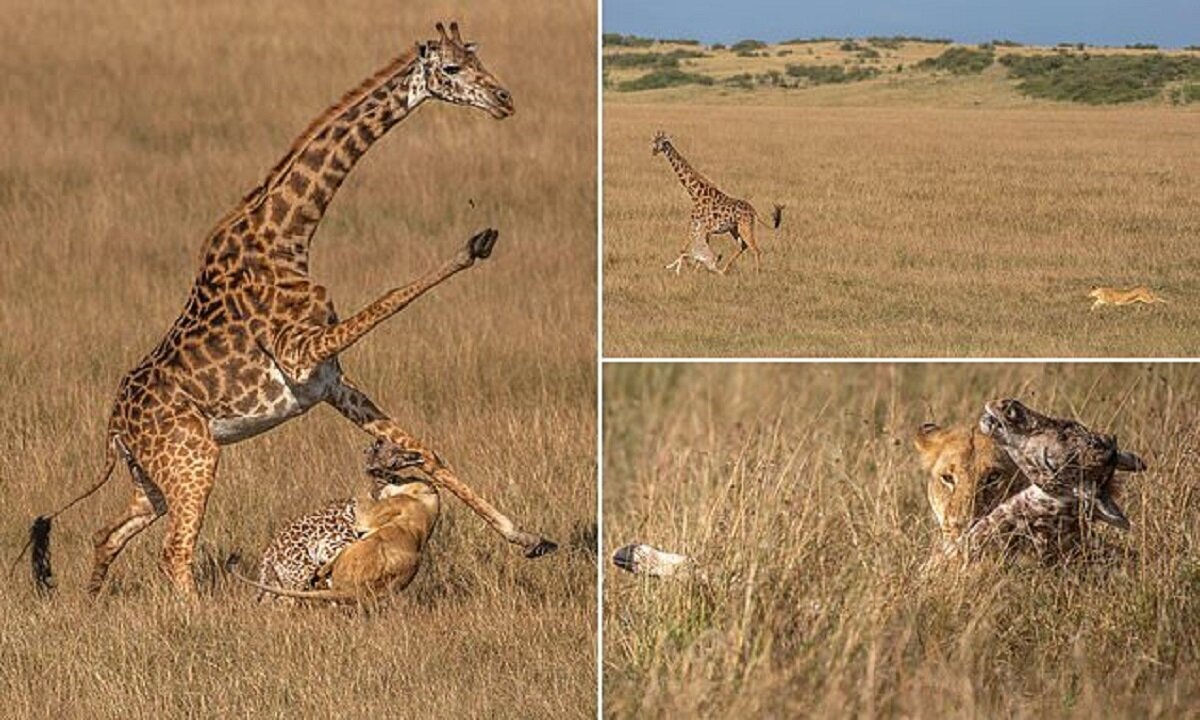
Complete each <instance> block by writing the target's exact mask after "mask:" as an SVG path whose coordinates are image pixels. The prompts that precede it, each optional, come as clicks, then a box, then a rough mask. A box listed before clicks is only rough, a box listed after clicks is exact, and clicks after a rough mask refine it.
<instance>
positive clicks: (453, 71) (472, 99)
mask: <svg viewBox="0 0 1200 720" xmlns="http://www.w3.org/2000/svg"><path fill="white" fill-rule="evenodd" d="M437 31H438V34H439V35H440V36H441V37H440V38H439V39H437V40H427V41H425V42H421V43H417V59H416V69H415V72H414V73H413V75H412V78H411V79H410V80H409V87H408V93H409V98H408V104H409V107H410V108H411V107H413V106H414V105H416V103H418V102H420V101H421V100H423V99H425V98H426V97H432V98H436V99H438V100H443V101H445V102H448V103H454V104H455V105H469V106H471V107H477V108H479V109H481V110H486V111H487V112H488V113H489V114H490V115H491V116H492V117H494V118H496V119H497V120H501V119H503V118H506V117H508V116H509V115H512V114H513V113H514V112H516V110H514V108H513V100H512V95H511V94H510V93H509V92H508V90H505V89H504V87H503V86H501V85H500V81H498V80H497V79H496V77H495V76H494V75H492V74H491V73H490V72H488V71H487V69H486V68H484V67H483V63H481V62H479V57H478V56H477V55H476V54H475V51H476V49H477V48H476V45H475V43H469V42H463V39H462V35H460V34H459V30H458V23H456V22H452V23H450V32H449V34H447V33H446V26H445V25H442V23H438V24H437Z"/></svg>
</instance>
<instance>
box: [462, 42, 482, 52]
mask: <svg viewBox="0 0 1200 720" xmlns="http://www.w3.org/2000/svg"><path fill="white" fill-rule="evenodd" d="M463 49H464V50H466V51H467V52H469V53H471V54H472V55H474V54H475V53H476V51H478V50H479V43H473V42H472V43H467V44H466V45H463Z"/></svg>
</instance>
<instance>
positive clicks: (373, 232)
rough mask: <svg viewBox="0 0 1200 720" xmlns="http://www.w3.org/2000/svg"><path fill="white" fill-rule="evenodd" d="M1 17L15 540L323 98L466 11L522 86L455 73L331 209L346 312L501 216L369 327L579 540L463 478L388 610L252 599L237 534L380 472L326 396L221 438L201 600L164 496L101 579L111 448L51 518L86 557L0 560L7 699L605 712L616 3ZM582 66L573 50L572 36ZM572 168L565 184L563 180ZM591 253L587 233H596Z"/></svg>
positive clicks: (111, 707)
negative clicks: (532, 543)
mask: <svg viewBox="0 0 1200 720" xmlns="http://www.w3.org/2000/svg"><path fill="white" fill-rule="evenodd" d="M8 5H9V7H7V8H5V10H6V12H5V16H6V20H5V22H4V23H3V25H2V26H0V69H2V71H3V74H4V76H5V81H4V83H3V85H2V87H0V117H3V118H4V124H5V127H6V143H5V152H4V154H3V157H0V224H3V226H4V228H5V233H4V236H3V240H2V241H0V243H2V246H3V249H4V252H5V262H4V263H3V264H2V265H0V338H2V340H0V397H3V403H2V404H0V451H2V453H3V456H4V457H5V458H6V462H5V463H4V465H3V467H2V468H0V508H2V509H3V512H2V514H0V515H2V518H0V519H2V522H0V555H2V556H3V557H4V558H5V569H7V564H8V562H9V561H10V560H11V559H12V558H13V557H15V556H16V553H17V552H18V550H19V548H20V547H21V545H22V543H23V542H24V540H25V537H26V533H27V528H28V523H29V521H30V519H31V518H32V517H33V516H34V515H36V514H38V513H41V512H46V511H48V510H50V509H52V508H54V507H56V506H58V505H60V504H61V503H63V502H64V501H65V500H67V499H69V498H70V497H73V496H74V495H76V494H77V493H79V492H80V491H82V490H83V489H84V488H86V487H87V486H88V485H90V484H91V483H92V482H93V481H94V479H95V478H96V477H97V475H98V473H99V471H100V468H101V461H102V458H103V454H102V447H103V433H104V427H105V422H106V420H107V417H108V411H109V408H110V406H111V402H112V399H113V396H114V394H115V390H116V386H117V383H118V381H119V380H120V378H121V376H122V374H123V373H124V372H125V371H127V370H128V369H129V368H130V367H132V366H133V365H134V363H136V362H137V361H138V359H139V358H140V357H141V356H142V355H143V354H144V353H145V352H146V351H148V350H149V349H150V348H151V347H153V345H154V344H155V343H156V342H157V341H158V339H159V338H160V336H161V335H162V333H163V332H164V331H165V330H166V328H167V327H168V326H169V324H170V323H171V322H172V321H173V320H174V318H175V316H176V314H177V313H178V312H179V310H180V309H181V308H182V306H183V303H184V300H185V298H186V293H187V291H188V289H189V287H190V285H191V283H192V280H193V277H194V274H195V272H196V269H197V262H198V250H199V247H200V243H201V241H202V240H203V239H204V237H205V235H206V233H207V232H208V230H209V229H210V228H211V227H212V226H213V224H214V223H215V222H216V221H217V220H218V219H219V218H220V217H221V216H222V215H223V214H224V213H225V212H226V211H227V210H228V209H230V208H231V207H232V206H233V205H234V204H235V203H236V202H237V201H238V200H239V199H240V198H241V197H242V195H243V194H244V193H245V192H246V191H247V190H249V189H250V188H251V187H253V186H254V185H255V184H257V183H258V182H259V181H260V180H261V179H262V178H263V176H264V175H265V174H266V172H267V170H268V169H269V168H270V167H271V166H272V165H273V164H274V163H275V162H276V160H278V158H279V157H280V156H281V155H282V154H283V153H284V151H285V150H286V149H287V148H288V146H289V144H290V143H291V141H292V139H293V138H294V137H295V136H296V135H297V134H298V133H299V132H300V131H301V130H303V129H304V127H305V126H306V125H307V124H308V122H309V121H310V120H311V119H312V118H314V117H315V116H317V114H318V113H320V112H321V111H322V110H324V109H325V108H326V107H327V106H328V105H329V104H331V103H332V102H334V101H335V100H337V98H339V97H340V96H341V95H342V93H343V92H345V91H346V90H347V89H349V88H350V87H352V86H354V85H356V84H357V83H358V82H359V81H360V80H362V79H363V78H365V77H367V76H368V75H370V74H371V73H373V72H374V71H375V70H376V69H378V68H379V67H382V66H383V65H384V64H386V63H387V62H388V61H389V60H390V59H391V58H392V57H394V56H396V55H398V54H399V53H401V52H402V51H404V50H405V49H407V48H408V47H409V46H410V44H412V43H415V42H416V41H418V40H424V39H429V38H432V37H436V32H435V31H434V29H433V23H434V22H435V21H437V20H449V19H453V18H457V19H458V20H459V21H460V22H461V23H462V26H463V33H464V36H465V37H466V38H467V39H468V40H472V41H477V42H478V43H479V45H480V51H479V52H480V57H481V59H482V60H483V62H484V64H485V65H486V66H487V67H488V69H489V70H491V71H492V72H494V73H495V74H496V76H497V77H499V78H500V80H501V81H502V82H504V83H505V85H506V87H507V88H508V89H509V90H510V91H511V92H512V94H513V97H514V99H515V104H516V107H517V114H516V115H515V116H514V117H513V118H511V119H508V120H505V121H503V122H496V121H494V120H492V119H490V118H489V117H488V116H487V115H486V114H485V113H483V112H479V111H475V110H468V109H465V108H455V107H450V106H447V105H442V104H437V103H430V104H429V106H428V107H425V108H422V109H421V110H420V112H418V113H417V114H416V115H415V116H414V117H411V118H409V119H408V120H406V121H405V122H403V123H401V124H400V125H398V126H397V127H396V128H394V129H393V130H392V132H391V133H390V134H389V136H388V137H386V138H384V139H383V140H381V141H380V142H379V143H377V144H376V146H375V147H374V148H373V149H372V151H371V152H370V154H369V155H368V156H367V157H366V158H364V160H363V161H362V162H361V163H360V164H359V166H358V167H357V168H356V169H355V171H354V173H353V174H351V176H350V177H349V179H348V181H347V182H346V184H345V185H344V186H343V188H342V190H341V192H340V194H339V196H338V197H337V198H336V200H335V201H334V202H333V204H332V206H331V207H330V209H329V212H328V214H327V217H326V219H325V221H324V223H323V224H322V226H321V228H320V229H319V230H318V232H317V236H316V238H315V239H314V253H313V265H312V267H313V275H314V277H315V278H316V279H317V280H319V281H320V282H322V283H323V284H325V285H326V286H327V287H329V289H330V291H331V293H332V295H333V297H334V298H335V299H336V300H337V302H338V308H339V310H340V311H341V312H342V313H343V314H346V313H349V312H351V311H353V310H356V309H358V308H360V307H362V306H363V305H365V304H366V303H368V302H370V301H371V300H373V299H374V298H375V297H377V296H378V295H379V294H381V293H383V292H384V291H386V290H388V289H390V288H392V287H395V286H397V285H401V284H404V283H406V282H408V281H409V280H411V279H413V278H415V277H416V276H417V275H418V274H420V273H422V272H424V271H425V270H426V269H429V268H431V267H432V266H434V265H435V264H438V263H440V262H442V261H444V260H445V259H447V258H449V257H450V256H451V255H452V254H453V253H455V252H456V251H457V250H458V249H459V247H461V244H462V243H463V242H464V241H465V240H466V238H468V237H469V236H470V235H471V234H473V233H474V232H476V231H478V230H480V229H482V228H483V227H486V226H494V227H497V228H499V229H500V232H501V236H500V241H499V244H498V245H497V249H496V251H495V253H494V254H493V256H492V258H491V259H489V260H487V261H486V262H484V263H481V264H480V265H478V266H476V267H475V268H473V269H472V270H471V271H469V272H467V273H464V274H462V275H460V276H458V277H456V278H454V280H452V281H451V282H449V283H447V284H446V285H445V286H442V287H439V288H437V289H436V291H434V292H432V293H431V294H430V295H428V296H427V297H424V298H422V299H421V300H420V301H419V302H417V303H415V304H414V305H413V306H411V307H410V308H408V309H407V310H405V311H404V312H402V313H401V314H399V315H398V316H396V317H395V318H393V319H391V320H390V321H388V322H386V323H385V324H384V325H383V326H381V327H380V328H378V329H377V330H375V331H374V332H372V333H371V334H370V336H369V337H367V338H365V339H364V340H363V341H362V342H361V343H359V344H358V345H356V346H355V347H354V348H353V349H352V350H350V351H349V352H347V353H346V354H345V355H344V356H343V364H344V366H345V367H346V369H347V373H348V374H352V375H353V376H354V377H355V378H356V380H357V381H358V382H359V383H360V384H361V385H362V386H363V387H364V388H366V389H368V391H369V392H370V393H371V394H372V395H373V396H374V397H375V398H376V399H377V401H378V402H379V403H380V404H381V405H382V406H383V407H384V408H386V409H388V410H389V411H390V412H391V414H392V416H393V417H395V418H396V419H397V420H398V421H400V422H401V423H402V424H403V425H404V426H406V427H407V428H410V429H411V430H412V431H413V432H414V433H415V434H416V435H418V436H419V437H422V438H424V439H425V440H427V441H428V442H429V443H430V444H431V445H432V446H433V447H435V448H437V449H438V451H439V452H440V453H441V454H442V455H443V456H444V457H445V458H447V459H448V460H449V461H450V462H451V463H452V464H453V465H454V467H455V468H456V470H458V472H459V474H460V475H461V477H462V478H463V479H464V480H465V481H466V482H467V483H468V484H470V485H471V486H472V487H474V488H475V489H476V490H478V491H479V492H480V493H481V494H483V495H484V496H485V497H487V498H488V499H490V500H492V501H493V502H495V503H496V504H497V505H498V506H499V507H500V508H501V509H502V510H504V511H506V512H507V513H508V514H509V515H510V516H512V517H513V518H514V519H516V520H517V521H518V522H519V523H520V524H521V525H523V526H525V527H526V528H528V529H530V530H533V531H537V532H543V533H545V534H546V535H547V536H548V537H550V538H553V539H555V540H557V541H558V542H559V543H560V545H561V549H560V550H559V552H558V553H557V554H555V555H552V556H549V557H546V558H543V559H540V560H538V561H536V562H534V561H528V560H525V559H524V558H523V557H522V556H521V553H520V550H519V549H517V548H515V547H510V546H508V545H507V544H505V543H504V542H503V540H501V539H500V538H499V537H498V536H497V535H496V534H495V533H493V532H492V531H491V530H490V529H489V528H487V527H486V526H485V525H484V523H483V522H482V521H481V520H479V519H478V518H477V517H476V516H475V515H474V514H472V513H471V512H470V511H469V510H468V509H467V508H466V507H464V506H463V505H462V504H461V503H459V502H458V501H457V500H456V499H454V498H453V497H452V496H449V495H447V494H444V496H443V498H444V504H443V508H444V509H443V513H442V520H441V523H440V525H439V527H438V529H437V532H436V533H435V534H434V537H433V540H432V543H431V547H430V551H429V553H430V554H429V557H428V559H427V564H426V565H425V566H424V567H423V568H422V570H421V572H420V574H419V576H418V577H417V580H416V581H415V582H414V584H413V585H412V586H411V587H410V588H409V589H408V590H407V591H406V592H405V593H404V594H403V595H402V596H400V597H399V598H398V599H397V600H396V602H395V603H393V605H392V606H391V607H390V608H389V609H388V610H386V611H383V612H378V613H373V614H367V615H363V614H357V613H353V612H346V611H339V610H329V609H319V608H313V609H307V610H297V611H283V612H279V611H273V610H270V609H267V608H260V607H259V606H257V605H256V604H255V603H254V602H253V600H252V598H251V593H250V591H248V589H247V588H244V587H242V586H240V585H236V584H234V583H232V582H230V581H228V580H227V579H225V577H224V576H223V573H222V572H221V571H220V569H219V566H220V563H221V561H222V560H224V558H225V557H226V556H227V555H228V554H229V553H230V552H233V551H241V552H242V554H243V556H244V557H245V558H247V561H248V562H253V561H254V560H256V559H257V557H258V554H259V553H260V552H261V550H262V548H263V547H265V545H266V544H267V542H268V541H269V539H270V537H271V536H272V534H273V532H274V531H275V530H276V529H277V528H279V527H280V526H281V525H282V524H283V523H284V522H285V521H286V520H287V519H289V518H291V517H294V516H296V515H298V514H302V513H304V512H307V511H309V510H311V509H315V508H317V507H319V506H321V505H322V504H324V502H325V501H326V500H327V499H333V498H337V497H346V496H349V495H351V494H353V493H354V492H355V491H357V490H358V489H360V488H362V487H363V486H364V484H365V482H366V479H365V477H364V476H363V474H362V469H361V468H362V449H363V448H364V447H366V445H367V444H368V442H369V438H368V436H366V435H364V434H361V433H359V432H358V431H357V430H356V429H355V428H353V427H352V426H351V425H350V424H349V423H347V422H345V421H344V420H343V419H342V418H341V417H340V416H337V414H336V413H335V412H333V411H332V410H330V409H328V408H324V407H319V408H316V409H314V410H313V411H312V412H311V413H310V414H309V415H308V416H306V417H304V418H301V419H299V420H296V421H294V422H291V423H287V424H285V425H284V426H282V427H281V428H279V429H277V430H275V431H272V432H270V433H269V434H267V435H265V436H260V437H258V438H255V439H253V440H250V441H247V442H245V443H243V444H239V445H235V446H231V447H228V448H226V449H225V451H224V453H223V456H222V462H221V467H220V471H219V474H218V482H217V486H216V490H215V492H214V493H213V495H212V497H211V500H210V502H209V505H208V514H207V519H206V523H205V526H204V529H203V531H202V533H201V536H200V544H199V548H198V563H199V577H200V585H201V601H200V603H199V604H198V605H197V606H194V607H193V606H189V605H187V604H185V603H183V602H181V601H178V600H177V599H176V598H175V597H174V596H173V594H172V592H171V591H170V589H169V587H168V584H167V582H166V580H165V578H163V577H162V576H161V575H160V574H159V572H158V570H157V568H156V562H157V558H158V553H159V547H160V541H161V538H162V534H163V528H164V526H165V523H164V522H160V523H159V524H158V525H156V526H155V527H153V528H151V529H150V530H148V531H146V532H145V533H144V534H143V535H142V536H140V537H138V538H137V539H136V540H135V541H134V542H133V543H131V545H130V547H129V548H128V549H127V550H126V552H125V553H124V554H123V555H122V556H121V557H120V558H119V559H118V561H117V563H116V564H115V565H114V567H113V570H112V573H111V574H110V584H109V585H108V586H107V587H106V589H105V591H104V593H103V594H102V597H100V598H99V600H98V601H97V602H95V603H93V602H90V601H89V600H88V599H87V598H86V597H85V595H84V592H83V585H84V582H85V580H86V575H87V573H88V571H89V568H90V562H91V541H90V537H91V534H92V532H93V531H94V530H96V529H97V528H98V527H100V526H101V525H103V524H105V523H107V522H109V521H110V520H111V519H112V518H113V517H114V516H115V515H116V514H117V513H118V512H119V510H120V509H121V508H122V507H123V506H124V503H125V502H126V501H127V499H128V496H129V489H130V488H129V480H128V476H127V474H126V473H125V472H124V470H123V469H118V471H117V473H116V474H114V476H113V480H112V481H110V483H109V484H108V485H107V486H106V487H105V488H104V489H102V490H101V491H100V492H99V493H97V494H96V495H95V496H93V498H91V499H89V500H88V501H86V502H85V503H83V504H82V505H80V506H78V507H77V508H75V509H74V510H72V511H71V512H69V513H68V514H66V515H64V516H63V517H61V518H60V519H59V520H57V521H56V524H55V534H54V539H53V542H54V544H53V550H54V559H55V565H56V567H55V570H56V573H57V575H58V580H59V584H60V588H59V590H58V593H57V595H56V597H54V598H53V599H52V600H49V601H46V600H41V599H38V598H36V597H35V596H34V594H33V592H32V587H31V583H30V581H29V578H28V570H27V567H26V566H25V565H22V566H19V567H18V568H17V571H16V572H15V573H14V574H13V575H12V576H11V577H10V578H9V579H8V581H7V582H5V583H4V584H3V586H2V587H0V610H2V612H0V707H2V708H3V711H0V714H3V715H4V716H6V717H35V718H36V717H55V718H77V717H78V718H83V717H87V718H115V717H151V716H153V717H162V718H170V717H280V716H283V715H285V714H286V715H295V716H298V717H368V716H377V715H384V714H386V715H388V716H394V717H447V716H455V717H512V718H529V717H555V718H563V717H571V718H579V717H591V716H594V714H595V711H596V699H595V651H596V648H595V635H594V627H595V610H596V608H595V573H596V568H595V554H594V549H593V548H594V542H595V512H594V507H595V503H596V495H595V485H596V481H595V472H596V471H595V413H596V408H595V403H594V392H595V391H594V383H595V370H594V368H595V354H594V350H595V330H596V328H595V312H596V309H595V277H594V268H593V265H592V263H591V262H590V258H592V257H594V252H595V250H594V248H595V245H594V237H595V226H596V215H595V213H596V204H595V202H596V201H595V197H596V183H595V177H596V173H595V158H596V149H595V135H596V123H595V118H596V97H595V95H596V92H595V90H596V86H595V57H594V56H595V40H594V38H595V33H596V23H595V7H594V6H593V5H591V4H589V3H560V2H534V3H521V4H520V6H519V7H518V6H517V5H516V4H514V3H507V2H499V1H496V2H482V3H471V4H470V6H469V8H464V7H462V6H459V5H445V4H434V5H427V6H416V5H412V4H400V5H398V4H396V3H389V2H373V1H367V0H353V1H352V2H349V3H339V4H337V5H336V7H334V6H329V5H327V4H322V3H314V2H306V1H301V2H288V3H283V2H278V1H276V0H269V1H268V2H264V3H252V4H243V3H230V2H218V3H206V4H196V5H195V6H194V7H193V6H188V7H182V6H181V7H175V6H173V5H172V6H166V5H163V4H160V3H153V2H147V1H145V0H131V1H130V2H121V3H117V4H111V3H109V4H103V5H98V4H94V3H86V2H75V1H69V0H56V2H53V3H37V4H33V5H28V4H23V5H20V6H19V7H18V6H17V5H16V4H14V3H8ZM547 66H552V67H554V68H556V70H555V73H554V77H553V79H552V80H550V79H548V78H547V76H546V74H545V72H544V68H545V67H547ZM548 199H549V200H548ZM580 257H583V258H585V259H588V260H589V261H587V262H580V261H579V258H580Z"/></svg>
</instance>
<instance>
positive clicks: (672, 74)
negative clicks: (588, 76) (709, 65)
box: [617, 68, 714, 92]
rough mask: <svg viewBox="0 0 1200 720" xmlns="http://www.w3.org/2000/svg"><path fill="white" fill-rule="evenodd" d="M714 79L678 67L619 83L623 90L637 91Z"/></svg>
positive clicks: (705, 81)
mask: <svg viewBox="0 0 1200 720" xmlns="http://www.w3.org/2000/svg"><path fill="white" fill-rule="evenodd" d="M713 82H714V80H713V79H712V78H711V77H709V76H708V75H700V74H699V73H689V72H684V71H683V70H680V69H678V68H664V69H662V70H655V71H654V72H650V73H646V74H645V75H642V76H641V77H639V78H635V79H633V80H626V81H625V82H622V83H618V84H617V90H620V91H621V92H636V91H639V90H658V89H659V88H668V87H675V86H677V85H712V84H713Z"/></svg>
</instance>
